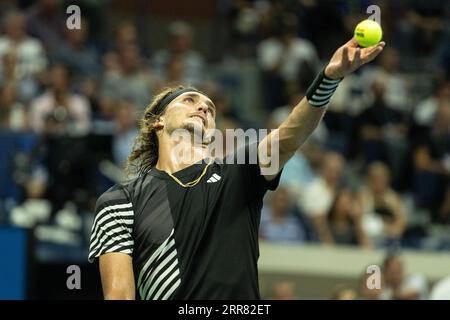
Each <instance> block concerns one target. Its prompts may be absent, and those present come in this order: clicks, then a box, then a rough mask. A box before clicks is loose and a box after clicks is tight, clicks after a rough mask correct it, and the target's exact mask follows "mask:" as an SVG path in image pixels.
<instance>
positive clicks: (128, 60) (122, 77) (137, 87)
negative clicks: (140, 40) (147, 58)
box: [100, 44, 158, 112]
mask: <svg viewBox="0 0 450 320" xmlns="http://www.w3.org/2000/svg"><path fill="white" fill-rule="evenodd" d="M139 51H140V50H139V47H138V46H137V45H136V44H128V45H126V46H124V47H121V48H120V51H118V52H117V54H118V65H117V66H115V65H110V66H109V68H108V69H107V70H106V73H105V74H104V76H103V81H102V85H101V88H100V95H101V99H102V104H104V106H103V107H102V108H103V110H111V108H110V107H108V106H111V103H112V102H113V101H114V100H117V99H120V100H125V101H127V102H129V103H131V104H132V105H133V106H135V107H136V111H137V112H139V111H141V110H143V109H144V108H145V107H146V106H147V104H148V103H149V102H150V101H151V98H152V96H153V93H154V90H155V89H156V88H157V87H158V81H157V80H156V78H155V77H154V75H153V74H152V72H151V71H150V69H149V68H148V67H147V66H146V65H145V63H144V62H143V57H142V56H141V55H140V53H139Z"/></svg>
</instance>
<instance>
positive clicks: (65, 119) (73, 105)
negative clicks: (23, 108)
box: [30, 65, 91, 136]
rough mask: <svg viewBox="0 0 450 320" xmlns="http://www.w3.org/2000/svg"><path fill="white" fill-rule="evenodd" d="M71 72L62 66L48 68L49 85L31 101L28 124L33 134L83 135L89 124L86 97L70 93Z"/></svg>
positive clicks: (89, 116)
mask: <svg viewBox="0 0 450 320" xmlns="http://www.w3.org/2000/svg"><path fill="white" fill-rule="evenodd" d="M70 88H71V74H70V71H69V70H68V69H67V68H66V67H65V66H62V65H55V66H53V67H52V68H51V70H50V87H49V88H48V90H47V91H46V92H45V93H43V94H42V95H40V96H38V97H37V98H36V99H34V100H33V101H32V103H31V109H30V124H31V128H32V129H33V131H34V132H36V133H44V132H48V133H58V134H69V135H77V136H81V135H85V134H87V133H88V132H89V129H90V125H91V107H90V105H89V102H88V100H87V99H86V98H85V97H84V96H81V95H78V94H75V93H72V92H71V90H70Z"/></svg>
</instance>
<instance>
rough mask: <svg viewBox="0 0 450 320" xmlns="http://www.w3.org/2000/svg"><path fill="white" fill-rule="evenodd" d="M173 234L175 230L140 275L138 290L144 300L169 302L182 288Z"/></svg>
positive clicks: (145, 265) (151, 257) (147, 262)
mask: <svg viewBox="0 0 450 320" xmlns="http://www.w3.org/2000/svg"><path fill="white" fill-rule="evenodd" d="M173 234H174V229H172V231H171V233H170V235H169V237H168V238H167V239H166V240H165V241H164V242H163V243H162V244H161V245H160V246H159V247H158V248H157V249H156V250H155V252H153V254H152V255H151V256H150V258H149V259H148V260H147V261H146V262H145V264H144V266H143V267H142V269H141V271H140V273H139V278H138V283H137V288H138V291H139V295H140V297H141V299H143V300H167V299H169V298H170V297H171V296H172V295H173V293H174V292H175V290H176V289H177V288H178V287H179V286H180V283H181V277H180V269H179V262H178V252H177V249H176V248H175V239H174V237H173Z"/></svg>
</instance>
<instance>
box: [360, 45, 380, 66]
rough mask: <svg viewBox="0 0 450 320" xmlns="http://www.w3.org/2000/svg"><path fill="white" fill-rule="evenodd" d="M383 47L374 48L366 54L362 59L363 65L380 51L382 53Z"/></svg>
mask: <svg viewBox="0 0 450 320" xmlns="http://www.w3.org/2000/svg"><path fill="white" fill-rule="evenodd" d="M383 48H384V46H376V47H374V48H373V49H372V50H370V51H368V52H367V55H366V56H365V57H364V59H363V63H367V62H370V61H372V60H373V59H375V58H376V57H377V56H378V55H379V54H380V53H381V51H383Z"/></svg>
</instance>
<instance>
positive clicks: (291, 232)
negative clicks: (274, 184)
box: [260, 187, 305, 242]
mask: <svg viewBox="0 0 450 320" xmlns="http://www.w3.org/2000/svg"><path fill="white" fill-rule="evenodd" d="M260 237H261V238H263V239H266V240H268V241H274V242H303V241H304V240H305V231H304V229H303V227H302V225H301V224H300V220H299V219H298V218H297V217H296V215H295V206H294V205H293V204H292V203H291V202H290V201H289V194H288V191H287V190H286V189H284V188H281V187H280V188H278V189H277V190H276V191H274V192H273V193H272V194H271V198H270V202H269V203H268V204H266V205H265V206H264V207H263V209H262V213H261V225H260Z"/></svg>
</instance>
